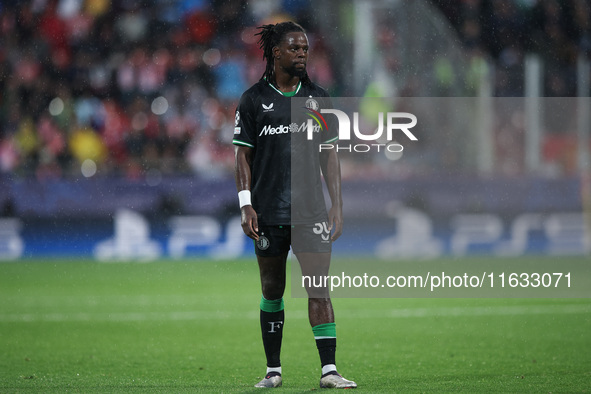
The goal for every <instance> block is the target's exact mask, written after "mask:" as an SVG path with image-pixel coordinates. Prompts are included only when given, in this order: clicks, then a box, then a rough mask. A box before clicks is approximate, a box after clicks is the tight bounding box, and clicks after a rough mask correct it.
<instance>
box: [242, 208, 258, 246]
mask: <svg viewBox="0 0 591 394" xmlns="http://www.w3.org/2000/svg"><path fill="white" fill-rule="evenodd" d="M240 217H241V224H242V231H244V234H246V235H247V236H248V237H250V238H252V239H254V240H255V241H258V239H259V235H258V234H257V232H258V231H259V223H258V219H257V213H256V212H255V210H254V208H253V207H252V205H245V206H243V207H242V208H241V209H240Z"/></svg>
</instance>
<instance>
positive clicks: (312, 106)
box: [306, 98, 320, 111]
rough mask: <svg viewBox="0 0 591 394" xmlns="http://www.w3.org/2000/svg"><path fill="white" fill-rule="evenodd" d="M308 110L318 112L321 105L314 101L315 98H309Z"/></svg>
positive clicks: (307, 101) (307, 102)
mask: <svg viewBox="0 0 591 394" xmlns="http://www.w3.org/2000/svg"><path fill="white" fill-rule="evenodd" d="M306 108H308V109H313V110H314V111H318V108H320V105H318V101H316V100H314V99H313V98H309V99H308V100H306Z"/></svg>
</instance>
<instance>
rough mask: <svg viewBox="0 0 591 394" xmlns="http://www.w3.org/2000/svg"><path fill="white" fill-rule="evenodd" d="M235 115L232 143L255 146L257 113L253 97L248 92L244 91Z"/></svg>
mask: <svg viewBox="0 0 591 394" xmlns="http://www.w3.org/2000/svg"><path fill="white" fill-rule="evenodd" d="M235 116H236V118H235V121H234V138H233V139H232V143H233V144H234V145H241V146H248V147H250V148H254V147H255V145H256V124H255V121H254V119H255V113H254V105H253V103H252V99H251V97H250V96H249V95H248V94H246V93H244V94H243V95H242V97H240V102H239V103H238V107H237V108H236V115H235Z"/></svg>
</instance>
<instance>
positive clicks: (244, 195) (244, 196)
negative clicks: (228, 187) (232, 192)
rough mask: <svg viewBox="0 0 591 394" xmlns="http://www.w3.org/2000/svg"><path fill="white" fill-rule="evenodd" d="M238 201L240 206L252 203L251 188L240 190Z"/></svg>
mask: <svg viewBox="0 0 591 394" xmlns="http://www.w3.org/2000/svg"><path fill="white" fill-rule="evenodd" d="M238 202H239V203H240V208H242V207H243V206H245V205H252V203H251V202H250V190H240V191H239V192H238Z"/></svg>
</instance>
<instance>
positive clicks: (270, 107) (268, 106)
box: [262, 103, 274, 112]
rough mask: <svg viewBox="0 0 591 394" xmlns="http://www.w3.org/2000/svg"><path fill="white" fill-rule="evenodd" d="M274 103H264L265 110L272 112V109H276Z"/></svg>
mask: <svg viewBox="0 0 591 394" xmlns="http://www.w3.org/2000/svg"><path fill="white" fill-rule="evenodd" d="M273 104H274V103H271V104H269V105H265V104H262V106H263V112H271V111H274V109H273Z"/></svg>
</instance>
